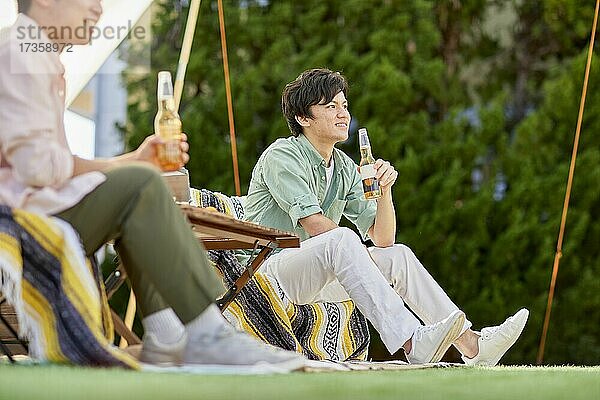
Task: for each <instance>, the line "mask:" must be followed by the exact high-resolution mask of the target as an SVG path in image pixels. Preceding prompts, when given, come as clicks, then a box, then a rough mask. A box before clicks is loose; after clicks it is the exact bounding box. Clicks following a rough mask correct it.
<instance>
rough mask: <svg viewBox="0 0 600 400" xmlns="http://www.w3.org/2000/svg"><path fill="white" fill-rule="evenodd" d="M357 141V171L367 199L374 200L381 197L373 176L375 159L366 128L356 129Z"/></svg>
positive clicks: (377, 183) (377, 182)
mask: <svg viewBox="0 0 600 400" xmlns="http://www.w3.org/2000/svg"><path fill="white" fill-rule="evenodd" d="M358 143H359V145H360V164H359V167H360V168H359V171H360V177H361V178H362V184H363V191H364V192H365V198H366V199H367V200H375V199H378V198H380V197H381V189H380V187H379V181H377V179H376V178H375V172H376V171H375V166H374V164H375V159H374V158H373V155H372V154H371V143H370V142H369V135H368V134H367V128H360V129H359V130H358Z"/></svg>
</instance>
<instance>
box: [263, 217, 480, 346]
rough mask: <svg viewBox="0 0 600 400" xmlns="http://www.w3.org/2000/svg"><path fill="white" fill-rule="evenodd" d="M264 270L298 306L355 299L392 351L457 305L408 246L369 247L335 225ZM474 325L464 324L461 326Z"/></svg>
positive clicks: (273, 258)
mask: <svg viewBox="0 0 600 400" xmlns="http://www.w3.org/2000/svg"><path fill="white" fill-rule="evenodd" d="M261 272H263V273H265V274H266V275H269V276H272V277H274V278H275V279H277V281H278V282H279V284H280V285H281V288H282V289H283V291H284V292H285V294H286V295H287V296H288V298H289V299H290V300H291V301H292V302H294V303H297V304H307V303H316V302H326V301H332V302H338V301H344V300H348V299H352V300H353V301H354V303H355V304H356V306H357V307H358V309H359V310H360V311H361V312H362V313H363V315H364V316H365V317H366V318H367V319H368V320H369V321H371V323H372V324H373V326H374V327H375V329H377V331H378V332H379V334H380V336H381V340H382V341H383V343H384V344H385V346H386V347H387V349H388V351H389V352H390V353H392V354H393V353H395V352H396V351H397V350H398V349H400V347H401V346H402V345H403V344H404V343H405V342H406V341H407V340H408V339H410V338H411V337H412V335H413V333H414V331H415V329H417V327H418V326H419V325H420V322H419V320H418V319H417V318H416V317H415V316H414V315H413V314H412V313H411V312H410V311H409V310H408V309H407V308H406V307H405V305H404V304H405V303H406V304H407V305H408V306H409V307H410V308H411V310H412V311H413V312H414V313H415V314H416V315H417V316H419V318H420V319H421V320H422V321H423V322H424V323H425V324H428V325H429V324H433V323H435V322H438V321H441V320H442V319H444V318H446V317H447V316H448V315H450V313H452V312H453V311H455V310H458V307H457V306H456V305H455V304H454V303H453V302H452V301H451V300H450V298H449V297H448V296H447V295H446V293H445V292H444V290H443V289H442V288H441V287H440V285H438V283H437V282H436V281H435V280H434V279H433V278H432V277H431V275H430V274H429V273H428V272H427V270H426V269H425V268H424V267H423V265H422V264H421V263H420V262H419V260H418V259H417V257H416V256H415V255H414V254H413V252H412V251H411V250H410V248H408V247H407V246H405V245H402V244H396V245H394V246H392V247H386V248H379V247H371V248H369V249H366V248H365V246H364V245H363V244H362V242H361V240H360V238H359V237H358V235H357V234H356V233H354V232H353V231H352V230H350V229H348V228H336V229H333V230H331V231H329V232H326V233H323V234H321V235H318V236H315V237H312V238H310V239H307V240H305V241H303V242H302V243H301V245H300V248H297V249H284V250H282V251H280V252H279V253H277V254H275V255H273V256H271V257H270V258H269V259H267V261H266V262H265V265H264V266H263V267H262V268H261ZM470 326H471V323H470V322H469V321H466V322H465V326H464V327H463V330H466V329H468V328H469V327H470Z"/></svg>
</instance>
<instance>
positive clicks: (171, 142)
mask: <svg viewBox="0 0 600 400" xmlns="http://www.w3.org/2000/svg"><path fill="white" fill-rule="evenodd" d="M157 92H158V113H157V114H156V118H155V119H154V133H156V134H157V135H158V136H160V137H161V138H162V139H163V141H164V143H163V144H161V145H159V146H158V147H157V157H158V161H159V163H160V166H161V168H162V169H163V171H175V170H177V169H178V168H180V167H181V166H182V160H181V148H180V147H179V145H180V142H181V119H180V118H179V115H178V114H177V111H176V110H175V98H174V97H173V82H172V80H171V73H170V72H168V71H161V72H159V73H158V91H157Z"/></svg>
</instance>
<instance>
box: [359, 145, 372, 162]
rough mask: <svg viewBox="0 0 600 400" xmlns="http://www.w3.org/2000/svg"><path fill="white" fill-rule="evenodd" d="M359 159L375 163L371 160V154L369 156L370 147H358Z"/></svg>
mask: <svg viewBox="0 0 600 400" xmlns="http://www.w3.org/2000/svg"><path fill="white" fill-rule="evenodd" d="M360 159H361V160H365V161H368V162H369V163H373V162H375V159H374V158H373V154H371V146H361V147H360Z"/></svg>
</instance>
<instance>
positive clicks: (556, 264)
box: [537, 0, 600, 365]
mask: <svg viewBox="0 0 600 400" xmlns="http://www.w3.org/2000/svg"><path fill="white" fill-rule="evenodd" d="M599 5H600V0H596V11H595V13H594V23H593V25H592V33H591V38H590V47H589V50H588V56H587V64H586V66H585V76H584V78H583V89H582V92H581V102H580V103H579V115H578V117H577V128H576V129H575V142H574V143H573V152H572V154H571V165H570V167H569V178H568V180H567V191H566V193H565V202H564V204H563V211H562V218H561V221H560V230H559V233H558V242H557V245H556V254H555V255H554V266H553V268H552V279H551V281H550V290H549V292H548V304H547V305H546V316H545V318H544V326H543V328H542V337H541V339H540V347H539V349H538V355H537V364H538V365H540V364H542V362H543V360H544V350H545V346H546V336H547V335H548V326H549V325H550V312H551V311H552V300H553V299H554V287H555V285H556V277H557V275H558V267H559V264H560V258H561V257H562V243H563V238H564V232H565V224H566V222H567V211H568V210H569V200H570V198H571V187H572V184H573V175H574V173H575V162H576V160H577V149H578V148H579V135H580V133H581V123H582V121H583V110H584V108H585V98H586V95H587V87H588V79H589V76H590V67H591V64H592V54H593V52H594V39H595V38H596V24H597V22H598V7H599Z"/></svg>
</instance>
